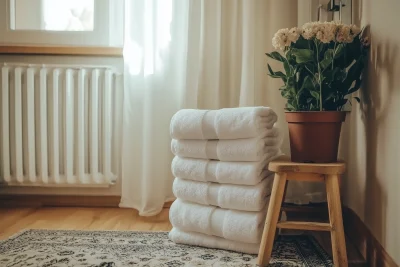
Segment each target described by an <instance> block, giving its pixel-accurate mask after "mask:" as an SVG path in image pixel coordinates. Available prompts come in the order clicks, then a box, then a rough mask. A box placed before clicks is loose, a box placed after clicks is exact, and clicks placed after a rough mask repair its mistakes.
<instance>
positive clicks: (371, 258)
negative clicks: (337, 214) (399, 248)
mask: <svg viewBox="0 0 400 267" xmlns="http://www.w3.org/2000/svg"><path fill="white" fill-rule="evenodd" d="M343 224H344V230H345V232H346V235H347V236H348V237H349V238H350V239H351V241H352V243H353V244H354V245H355V246H356V248H357V249H358V251H359V252H360V253H361V255H362V256H363V257H364V259H365V260H366V261H367V263H368V266H371V267H399V266H398V265H397V264H396V263H395V262H394V260H393V259H392V257H390V255H389V254H388V253H387V252H386V250H385V249H384V248H383V247H382V245H381V244H380V243H379V242H378V240H376V238H375V237H374V236H373V235H372V233H371V231H370V230H369V229H368V227H367V226H366V225H365V224H364V222H363V221H362V220H361V219H360V217H358V215H357V214H356V213H355V212H354V211H353V210H351V209H350V208H347V207H343Z"/></svg>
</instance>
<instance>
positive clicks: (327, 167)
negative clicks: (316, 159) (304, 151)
mask: <svg viewBox="0 0 400 267" xmlns="http://www.w3.org/2000/svg"><path fill="white" fill-rule="evenodd" d="M268 169H269V170H270V171H272V172H306V173H317V174H343V173H344V172H345V170H346V164H345V163H344V162H340V161H339V162H334V163H298V162H292V161H290V158H289V157H287V156H283V157H280V158H277V159H276V160H274V161H271V162H270V163H269V165H268Z"/></svg>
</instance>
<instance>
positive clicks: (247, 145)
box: [171, 136, 282, 161]
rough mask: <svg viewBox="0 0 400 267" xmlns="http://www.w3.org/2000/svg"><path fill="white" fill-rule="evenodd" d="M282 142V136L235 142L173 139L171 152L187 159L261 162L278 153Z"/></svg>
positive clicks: (236, 140) (237, 140)
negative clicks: (266, 157) (270, 154)
mask: <svg viewBox="0 0 400 267" xmlns="http://www.w3.org/2000/svg"><path fill="white" fill-rule="evenodd" d="M281 141H282V138H281V137H280V136H277V137H265V138H259V137H255V138H249V139H235V140H177V139H172V142H171V151H172V153H173V154H174V155H175V156H179V157H185V158H199V159H215V160H220V161H261V160H263V159H264V158H265V156H266V154H269V153H271V152H274V151H276V149H277V148H279V146H280V145H281Z"/></svg>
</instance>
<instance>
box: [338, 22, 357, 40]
mask: <svg viewBox="0 0 400 267" xmlns="http://www.w3.org/2000/svg"><path fill="white" fill-rule="evenodd" d="M353 39H354V35H352V34H350V26H348V25H340V26H339V30H338V33H337V35H336V41H337V42H339V43H351V42H353Z"/></svg>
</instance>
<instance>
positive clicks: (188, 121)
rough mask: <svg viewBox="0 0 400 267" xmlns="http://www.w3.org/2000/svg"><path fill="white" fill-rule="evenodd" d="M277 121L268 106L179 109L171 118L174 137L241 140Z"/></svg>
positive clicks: (252, 135) (258, 133)
mask: <svg viewBox="0 0 400 267" xmlns="http://www.w3.org/2000/svg"><path fill="white" fill-rule="evenodd" d="M276 121H277V115H276V113H275V112H274V111H273V110H272V109H271V108H269V107H240V108H224V109H220V110H196V109H182V110H180V111H178V112H177V113H176V114H175V115H174V116H173V117H172V119H171V124H170V132H171V137H172V138H173V139H203V140H206V139H240V138H252V137H256V136H259V135H260V134H262V132H264V130H265V129H266V128H272V126H273V125H274V123H275V122H276Z"/></svg>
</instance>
